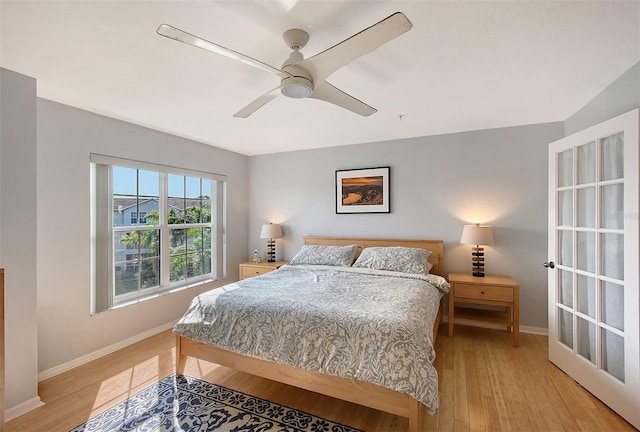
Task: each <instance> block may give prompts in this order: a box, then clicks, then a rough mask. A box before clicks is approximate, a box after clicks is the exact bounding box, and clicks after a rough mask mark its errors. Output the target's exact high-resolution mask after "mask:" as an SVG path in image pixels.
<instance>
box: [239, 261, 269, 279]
mask: <svg viewBox="0 0 640 432" xmlns="http://www.w3.org/2000/svg"><path fill="white" fill-rule="evenodd" d="M270 271H273V268H270V267H264V266H251V265H246V264H245V265H243V266H242V275H241V277H242V278H249V277H254V276H260V275H263V274H266V273H269V272H270Z"/></svg>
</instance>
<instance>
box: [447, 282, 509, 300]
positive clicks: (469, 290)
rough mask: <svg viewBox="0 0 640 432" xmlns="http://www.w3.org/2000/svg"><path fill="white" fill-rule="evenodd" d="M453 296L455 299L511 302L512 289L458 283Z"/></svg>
mask: <svg viewBox="0 0 640 432" xmlns="http://www.w3.org/2000/svg"><path fill="white" fill-rule="evenodd" d="M455 296H456V298H468V299H477V300H491V301H503V302H513V288H511V287H497V286H486V285H485V286H483V285H472V284H463V283H462V284H461V283H458V284H456V286H455Z"/></svg>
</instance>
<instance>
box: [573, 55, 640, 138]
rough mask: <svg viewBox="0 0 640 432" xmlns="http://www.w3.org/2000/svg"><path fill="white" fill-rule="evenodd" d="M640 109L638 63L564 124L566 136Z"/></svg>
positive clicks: (639, 72)
mask: <svg viewBox="0 0 640 432" xmlns="http://www.w3.org/2000/svg"><path fill="white" fill-rule="evenodd" d="M638 107H640V63H636V64H635V65H633V67H631V68H630V69H629V70H627V71H626V72H625V73H623V74H622V75H620V76H619V77H618V78H617V79H616V80H615V81H614V82H613V83H611V84H610V85H609V86H608V87H607V88H606V89H604V90H603V91H601V92H600V93H599V94H598V95H597V96H596V97H594V98H593V99H592V100H591V101H589V103H587V104H586V105H585V106H584V107H582V108H581V109H580V110H578V111H577V112H576V113H575V114H574V115H572V116H571V117H569V118H568V119H567V120H566V121H565V123H564V133H565V135H566V136H569V135H571V134H574V133H576V132H578V131H581V130H583V129H586V128H588V127H590V126H593V125H596V124H598V123H601V122H603V121H605V120H609V119H610V118H613V117H616V116H618V115H620V114H624V113H626V112H627V111H631V110H632V109H635V108H638Z"/></svg>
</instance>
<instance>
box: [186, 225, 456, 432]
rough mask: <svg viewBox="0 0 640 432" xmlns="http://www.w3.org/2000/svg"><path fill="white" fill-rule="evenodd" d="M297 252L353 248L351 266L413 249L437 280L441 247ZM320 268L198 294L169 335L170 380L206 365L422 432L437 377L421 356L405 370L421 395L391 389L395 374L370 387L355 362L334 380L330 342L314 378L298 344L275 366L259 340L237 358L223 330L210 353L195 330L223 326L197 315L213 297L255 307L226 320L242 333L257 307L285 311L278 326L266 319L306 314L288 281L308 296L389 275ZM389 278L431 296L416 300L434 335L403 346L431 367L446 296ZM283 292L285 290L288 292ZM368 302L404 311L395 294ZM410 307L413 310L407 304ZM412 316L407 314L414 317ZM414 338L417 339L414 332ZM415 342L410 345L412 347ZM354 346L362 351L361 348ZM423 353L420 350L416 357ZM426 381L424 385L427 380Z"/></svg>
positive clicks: (361, 246) (409, 244)
mask: <svg viewBox="0 0 640 432" xmlns="http://www.w3.org/2000/svg"><path fill="white" fill-rule="evenodd" d="M303 245H304V246H308V245H316V246H321V247H322V246H337V247H347V246H348V245H357V250H356V251H355V257H354V259H355V258H357V257H358V256H359V255H360V253H361V252H362V251H363V250H365V249H366V248H375V247H392V246H396V247H397V246H399V247H405V248H412V249H422V250H427V251H430V252H431V254H430V256H428V262H429V264H430V265H431V266H432V268H431V269H430V271H429V273H430V274H431V275H439V274H440V273H441V269H442V256H443V242H442V241H441V240H405V239H363V238H332V237H304V238H303ZM304 246H303V248H304ZM336 249H339V248H336ZM370 250H374V249H370ZM316 267H318V268H316ZM324 267H325V266H305V265H303V266H285V267H283V268H282V269H280V270H277V271H276V272H271V273H268V274H266V275H263V276H260V277H258V278H251V279H247V280H245V281H242V282H239V283H236V284H229V285H227V286H225V287H221V288H216V289H214V290H211V291H209V292H207V293H204V294H201V295H200V296H197V297H196V298H195V299H194V301H193V302H192V305H191V307H190V309H189V310H188V311H187V312H186V313H185V315H184V316H183V318H182V319H181V320H180V321H179V322H178V323H177V324H176V326H175V327H174V332H175V333H176V374H177V375H182V374H183V373H184V369H185V365H186V360H187V357H194V358H198V359H202V360H206V361H210V362H213V363H216V364H219V365H223V366H227V367H230V368H233V369H236V370H239V371H243V372H246V373H250V374H253V375H257V376H261V377H264V378H268V379H271V380H274V381H278V382H282V383H285V384H289V385H293V386H296V387H300V388H304V389H307V390H311V391H314V392H317V393H321V394H325V395H328V396H332V397H336V398H339V399H343V400H347V401H350V402H353V403H357V404H360V405H364V406H368V407H371V408H374V409H378V410H381V411H385V412H389V413H392V414H396V415H399V416H402V417H407V418H408V419H409V430H411V431H422V429H423V427H424V420H425V416H426V414H427V411H431V412H433V411H434V410H435V409H437V373H436V372H435V369H434V368H433V366H432V365H431V364H429V365H426V364H425V360H424V359H423V358H422V357H423V356H422V355H420V359H417V360H416V364H418V365H419V367H414V366H413V364H412V365H411V368H412V370H413V369H416V370H418V375H419V376H423V377H424V378H423V379H417V380H416V379H414V380H413V382H415V383H417V384H416V385H417V387H420V388H417V389H414V388H411V389H407V388H405V387H406V380H405V381H402V380H397V382H396V381H394V379H395V378H396V375H397V374H396V373H393V372H391V373H389V372H388V371H387V372H386V373H384V374H380V375H384V380H387V381H389V383H387V382H386V381H385V382H381V383H380V384H378V383H373V382H376V381H373V382H372V381H371V379H370V377H369V376H368V375H367V373H368V372H366V371H364V372H363V371H360V369H362V362H360V363H358V362H357V361H355V363H356V364H357V365H359V366H358V373H357V374H351V375H349V374H347V375H345V376H339V375H340V374H341V373H342V371H341V370H340V371H335V370H332V369H331V368H335V364H336V360H335V358H336V355H334V354H335V353H334V352H335V350H334V349H333V348H335V347H334V345H335V342H334V341H331V342H328V343H327V346H328V348H327V347H325V346H324V345H323V349H324V351H323V353H322V355H320V357H326V358H327V359H328V361H327V362H323V361H320V363H323V364H320V365H316V366H318V367H319V369H318V370H321V372H315V371H312V370H310V368H309V367H307V364H306V363H305V364H301V366H297V365H298V364H299V363H297V362H298V361H301V360H300V359H303V360H305V361H306V360H308V358H309V357H311V358H312V359H313V360H314V361H316V360H315V359H316V358H318V355H316V354H315V353H314V355H313V356H308V355H307V353H306V351H305V350H308V349H311V348H308V347H306V345H305V344H304V343H300V344H299V345H300V347H302V349H300V350H299V351H301V352H300V353H297V352H294V353H287V354H286V355H287V356H289V357H295V358H294V359H292V360H290V359H289V357H286V358H283V359H280V358H277V359H272V358H271V357H269V355H263V352H262V351H260V350H261V349H262V345H263V342H260V340H258V341H257V342H256V341H255V340H254V341H253V342H246V340H248V339H243V340H244V341H245V342H243V344H244V345H247V346H249V347H251V348H252V349H254V351H255V350H258V351H260V355H257V354H256V352H258V351H255V352H254V351H251V352H249V353H247V354H241V353H239V352H238V350H237V349H236V347H235V346H234V343H235V344H237V343H238V342H237V340H238V338H234V337H230V335H229V334H227V333H225V332H228V331H230V330H229V329H228V328H226V329H225V330H224V331H223V332H220V331H218V333H217V335H215V337H214V338H215V342H213V343H215V344H216V345H213V344H212V342H211V341H210V339H209V338H211V337H212V336H211V335H209V336H206V337H205V336H203V335H204V334H205V333H206V332H208V330H207V328H208V326H206V325H205V326H201V325H200V324H201V323H205V324H210V323H213V322H215V323H216V325H218V324H219V323H221V322H223V318H224V317H223V316H222V315H223V312H211V311H209V310H208V309H207V312H202V311H200V310H199V309H200V303H203V302H205V301H211V299H207V298H208V297H212V298H213V299H214V300H215V302H218V303H220V302H223V300H224V301H227V300H228V299H230V298H231V296H232V295H233V296H235V297H243V299H242V300H241V301H245V302H253V303H244V305H245V306H244V309H242V308H241V309H242V310H241V312H240V313H244V315H240V316H235V317H232V316H231V315H229V317H231V318H227V319H228V320H235V322H236V324H234V325H235V327H242V326H245V327H246V326H247V325H248V324H245V323H249V322H250V321H251V319H249V318H250V317H254V318H255V319H257V320H260V319H263V318H262V317H263V315H262V314H263V311H261V310H260V309H259V307H262V306H260V305H261V304H264V305H265V306H264V307H265V308H269V307H270V306H269V305H271V306H273V305H274V304H276V303H281V304H282V306H283V308H284V309H287V308H288V309H287V311H285V312H278V313H279V314H280V315H278V316H279V317H280V318H277V319H276V318H273V319H272V318H268V319H269V320H272V321H282V316H287V319H290V315H296V314H298V310H297V308H299V307H306V306H301V305H302V303H303V302H302V298H301V297H307V296H306V295H304V296H300V295H299V294H295V292H294V291H287V290H288V289H289V290H294V289H298V288H297V287H296V286H295V284H294V283H292V282H291V280H292V279H295V278H299V279H305V278H306V281H307V282H306V283H309V281H312V282H314V283H315V285H314V290H315V289H318V290H321V289H331V287H329V288H326V287H324V285H323V283H324V281H325V280H327V281H328V282H327V283H329V285H331V283H333V282H331V281H333V279H331V281H329V279H330V278H338V279H339V280H343V279H344V280H348V278H351V277H352V276H351V274H352V273H355V274H356V276H355V277H356V279H357V280H359V281H360V282H359V283H361V284H362V283H365V284H367V286H368V284H369V282H368V279H367V278H374V279H376V280H377V279H386V278H387V277H386V276H387V275H382V276H384V277H382V276H380V275H379V274H378V273H385V271H384V270H382V271H380V270H369V269H358V268H355V269H347V268H344V269H343V268H335V267H333V268H324ZM387 273H392V272H387ZM400 276H402V277H400ZM389 277H392V278H395V279H393V280H394V283H397V284H400V283H402V284H405V282H404V279H408V281H407V282H406V283H408V284H409V285H411V286H412V288H411V290H425V289H428V290H429V291H415V292H417V293H423V292H428V296H426V295H425V297H429V299H430V300H429V304H430V305H427V306H421V307H422V308H423V309H427V308H428V309H433V312H432V313H431V314H429V317H428V318H425V320H426V321H427V322H433V327H432V329H425V330H424V331H422V333H426V334H427V336H428V337H427V336H424V335H421V336H420V337H415V338H414V337H413V336H412V337H411V338H409V339H410V340H414V339H416V340H418V342H419V347H420V349H419V350H415V351H416V352H418V351H420V352H422V351H424V352H425V354H424V356H426V357H428V361H429V363H431V362H432V361H433V357H434V356H435V352H433V342H435V338H436V336H437V332H438V327H439V325H440V319H441V316H442V307H441V306H442V296H443V294H444V292H446V290H447V288H444V287H442V286H441V287H439V288H440V289H439V292H438V293H437V295H436V294H433V290H436V291H438V289H436V288H435V287H433V289H432V288H430V287H427V288H424V285H425V284H424V282H422V281H421V280H422V279H425V278H424V277H420V278H417V279H420V280H417V281H416V280H414V278H413V277H408V276H404V275H397V274H395V272H394V273H393V274H390V275H389ZM341 278H342V279H341ZM252 279H253V280H252ZM272 279H273V281H276V280H279V282H278V283H280V284H282V287H279V289H282V290H284V291H283V292H278V293H277V295H278V296H281V297H278V299H279V301H277V302H275V301H273V300H274V299H273V298H270V297H269V296H271V295H272V293H271V290H270V289H269V288H267V289H265V286H268V285H265V284H268V283H272V282H270V280H272ZM400 279H402V281H400ZM319 281H320V282H319ZM316 285H317V288H316ZM354 285H356V283H355V282H354ZM371 285H374V284H371ZM289 286H291V287H290V288H288V287H289ZM341 286H342V285H341ZM398 286H400V285H398ZM404 286H405V285H402V287H403V288H404ZM274 289H275V288H274ZM358 289H359V288H358ZM409 290H410V289H409V288H407V292H409ZM342 291H344V292H339V293H336V291H335V290H334V291H332V292H333V293H335V294H336V295H337V296H338V297H336V299H337V300H336V301H337V302H340V301H342V303H351V302H350V301H344V299H341V298H340V297H339V296H341V295H344V296H347V295H349V292H357V291H356V288H351V287H349V288H348V289H347V288H345V289H344V290H342ZM387 291H389V290H387ZM411 292H414V291H411ZM252 293H254V294H255V295H257V296H262V298H260V299H258V300H255V299H252V295H253V294H252ZM288 294H291V298H290V299H289V300H288V301H284V300H281V301H280V299H284V298H288V297H287V296H288ZM273 295H275V294H273ZM323 295H325V294H323ZM370 296H371V297H374V298H376V299H378V300H380V301H379V302H378V304H380V303H386V302H389V301H396V300H394V299H395V298H396V297H397V298H398V300H397V301H398V302H399V303H398V306H397V307H403V304H402V302H403V301H404V300H402V299H401V298H400V297H401V296H398V295H397V294H396V293H394V294H393V297H391V296H389V295H385V290H384V289H382V288H381V289H380V290H379V291H377V292H376V293H375V294H371V295H370V294H369V292H367V295H366V296H365V295H362V297H370ZM309 297H311V300H312V301H311V302H310V303H311V304H312V305H315V304H318V303H327V304H329V305H330V303H331V302H330V300H329V299H328V297H325V298H327V301H326V302H324V301H322V302H318V301H316V302H315V303H314V302H313V296H312V295H309ZM416 298H417V297H416ZM407 302H408V300H407V301H405V303H407ZM411 302H413V300H412V301H411ZM425 302H426V300H425ZM422 303H423V302H422V301H421V302H420V304H421V305H422ZM433 303H435V304H433ZM328 307H330V308H331V307H333V306H328ZM394 307H395V306H394ZM356 309H357V308H355V309H354V310H356ZM249 311H250V312H249ZM212 313H213V316H211V314H212ZM216 313H218V314H219V316H218V315H216ZM264 313H266V312H264ZM349 313H352V311H349ZM416 313H417V312H416ZM420 313H422V312H420ZM225 314H226V312H225ZM283 314H284V315H283ZM286 314H288V315H286ZM346 314H347V313H343V312H341V315H346ZM353 314H354V315H358V313H357V310H356V312H353ZM411 314H413V312H412V313H411ZM264 316H267V315H264ZM426 316H427V315H425V317H426ZM256 317H257V318H256ZM305 319H307V318H305ZM336 319H338V318H336ZM325 321H326V320H325ZM325 321H323V322H325ZM237 323H242V326H240V325H239V324H237ZM349 325H350V324H346V326H347V327H348V326H349ZM426 325H428V324H426ZM294 326H297V324H295V325H294ZM327 326H328V327H331V325H322V326H318V327H327ZM394 326H395V324H393V323H392V324H390V328H392V329H393V328H395V327H394ZM257 327H261V328H259V329H256V328H253V329H249V330H247V331H248V334H255V333H258V334H260V335H262V334H263V332H264V329H263V328H262V327H263V326H262V325H260V326H257ZM288 327H292V325H291V324H290V323H289V325H288ZM336 328H342V327H340V325H339V323H338V324H336ZM274 331H276V330H274ZM282 331H285V330H281V329H279V330H277V332H282ZM286 331H288V330H286ZM314 331H317V332H319V333H322V329H320V330H317V329H314ZM418 331H419V332H420V330H418ZM358 334H360V333H358ZM221 335H226V336H224V337H223V336H221ZM267 336H269V334H268V330H267V335H266V336H265V340H267V341H268V340H275V339H278V338H274V337H273V335H271V337H270V338H269V337H267ZM374 339H375V337H374ZM423 339H425V340H426V339H429V346H428V347H427V346H426V345H423ZM338 340H339V341H342V342H344V341H343V339H341V338H339V339H338ZM219 341H220V342H219ZM418 342H416V343H415V345H417V344H418ZM340 343H341V342H340ZM359 343H360V344H362V343H361V342H359ZM376 343H377V342H376ZM403 343H404V342H403ZM289 345H294V344H289ZM295 345H298V344H295ZM344 345H349V342H345V343H344ZM221 346H223V347H224V348H222V347H221ZM367 346H369V345H367ZM423 346H424V349H422V347H423ZM256 347H258V348H256ZM404 348H406V346H404V347H403V348H401V349H404ZM302 351H305V352H302ZM385 351H389V350H387V349H385ZM264 352H265V353H267V354H268V353H269V352H270V351H268V350H264ZM350 356H353V355H351V354H350V355H349V356H348V357H349V358H350V360H349V361H352V360H351V357H350ZM298 357H299V359H298ZM396 357H397V356H396ZM265 358H266V359H265ZM394 359H395V357H394ZM321 360H322V359H321ZM412 361H413V360H412ZM325 363H326V364H325ZM338 363H339V362H338ZM426 368H430V369H429V370H428V371H427V370H426ZM431 369H433V370H431ZM360 374H362V377H363V378H362V379H359V378H360ZM426 375H429V376H428V378H427V377H426ZM351 376H354V377H357V378H354V377H351ZM434 377H435V380H434ZM434 385H435V399H436V400H435V409H434V405H432V403H431V399H428V402H425V400H426V399H425V398H424V397H422V396H423V394H425V393H424V392H426V391H430V392H431V395H433V392H434V388H433V386H434Z"/></svg>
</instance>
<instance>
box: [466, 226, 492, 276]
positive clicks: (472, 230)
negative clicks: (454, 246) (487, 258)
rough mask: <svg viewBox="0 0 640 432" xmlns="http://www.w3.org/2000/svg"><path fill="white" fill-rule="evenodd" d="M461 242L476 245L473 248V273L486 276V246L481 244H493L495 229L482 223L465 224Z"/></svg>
mask: <svg viewBox="0 0 640 432" xmlns="http://www.w3.org/2000/svg"><path fill="white" fill-rule="evenodd" d="M460 243H462V244H470V245H475V246H474V247H472V248H471V264H472V268H473V275H474V276H477V277H484V248H483V247H480V246H481V245H492V244H493V229H492V228H491V227H490V226H482V225H480V224H475V225H465V226H464V228H463V229H462V237H461V238H460Z"/></svg>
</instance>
